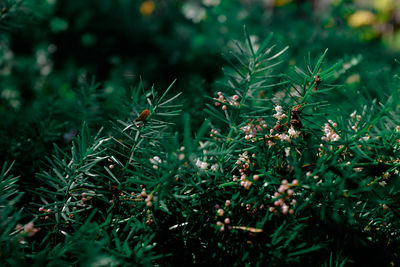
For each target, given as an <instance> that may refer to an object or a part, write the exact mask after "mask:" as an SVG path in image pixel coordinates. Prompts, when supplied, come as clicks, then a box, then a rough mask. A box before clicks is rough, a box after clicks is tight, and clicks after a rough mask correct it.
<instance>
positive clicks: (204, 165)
mask: <svg viewBox="0 0 400 267" xmlns="http://www.w3.org/2000/svg"><path fill="white" fill-rule="evenodd" d="M196 166H197V167H198V168H199V169H202V170H207V169H208V163H207V162H206V161H201V160H200V159H197V161H196Z"/></svg>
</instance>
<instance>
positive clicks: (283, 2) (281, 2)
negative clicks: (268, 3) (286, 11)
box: [275, 0, 292, 6]
mask: <svg viewBox="0 0 400 267" xmlns="http://www.w3.org/2000/svg"><path fill="white" fill-rule="evenodd" d="M290 2H292V0H275V6H284V5H286V4H288V3H290Z"/></svg>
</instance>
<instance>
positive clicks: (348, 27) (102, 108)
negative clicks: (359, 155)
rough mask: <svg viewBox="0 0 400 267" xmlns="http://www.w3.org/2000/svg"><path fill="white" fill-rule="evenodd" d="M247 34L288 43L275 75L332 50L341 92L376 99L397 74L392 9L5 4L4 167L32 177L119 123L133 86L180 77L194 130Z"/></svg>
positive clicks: (94, 1)
mask: <svg viewBox="0 0 400 267" xmlns="http://www.w3.org/2000/svg"><path fill="white" fill-rule="evenodd" d="M243 25H246V26H247V28H248V30H249V32H250V34H251V40H252V42H253V44H254V46H257V45H259V44H260V43H261V42H262V40H263V38H265V37H266V36H267V35H268V34H269V33H271V32H273V33H274V41H275V43H276V44H277V46H286V45H289V46H290V49H289V52H288V53H286V55H285V57H284V59H285V61H284V63H283V64H282V65H281V66H280V67H279V68H280V71H281V72H285V71H286V70H287V69H288V68H290V67H291V66H294V65H297V64H300V65H301V64H303V63H304V60H305V57H307V55H308V54H309V53H310V55H311V56H313V57H317V56H319V55H320V54H321V53H322V52H323V51H324V50H325V49H326V48H329V53H328V57H327V61H328V63H336V62H339V63H341V67H342V72H339V73H338V75H337V76H338V77H337V78H338V83H339V84H340V83H342V84H345V85H346V90H347V91H346V90H345V91H344V92H345V94H348V95H351V92H352V91H359V90H363V91H365V92H368V94H369V95H370V96H371V97H375V98H379V97H383V96H384V94H385V86H388V84H390V80H391V79H392V77H393V74H395V73H398V69H399V67H398V64H396V62H395V60H394V59H395V58H396V57H398V55H399V52H400V1H397V0H354V1H352V0H185V1H182V0H145V1H142V0H85V1H78V0H25V1H23V0H0V116H1V118H2V119H1V120H0V134H1V138H0V151H1V153H0V157H1V158H0V160H1V161H13V160H16V166H17V167H16V169H17V170H18V171H19V172H20V174H21V175H22V176H25V177H27V178H26V179H28V177H33V175H34V173H35V171H37V168H38V166H39V164H40V162H41V161H42V160H44V159H43V155H46V154H48V153H51V152H52V144H53V143H56V144H57V145H58V146H60V147H67V146H68V145H69V144H70V142H71V140H72V138H73V137H74V136H75V135H76V133H77V132H78V129H80V126H81V124H82V122H83V121H87V122H89V126H90V127H91V129H92V130H93V131H97V130H98V129H99V128H100V127H101V126H104V127H105V128H106V129H107V127H109V122H110V121H112V120H115V119H116V118H121V119H123V118H124V116H126V114H124V112H125V111H124V110H123V109H122V108H121V105H120V103H121V102H122V101H125V99H126V97H127V95H128V94H129V91H130V88H132V87H135V86H136V85H137V84H138V83H139V81H140V80H142V82H143V84H144V86H145V88H150V87H151V86H152V85H153V84H154V85H155V88H156V89H157V90H160V91H161V90H165V88H166V87H167V86H168V85H169V84H170V83H171V82H172V81H173V80H174V79H177V83H176V84H175V86H174V90H175V92H181V91H182V92H183V96H182V100H181V101H182V102H183V103H184V112H188V113H190V114H191V116H192V118H195V119H196V120H195V121H194V122H193V123H194V126H193V127H194V129H195V128H196V126H198V125H197V124H200V123H201V119H202V118H203V116H204V114H203V112H202V109H203V107H204V103H205V101H206V100H205V98H204V96H206V95H212V93H213V92H215V90H217V89H218V87H217V85H216V83H215V82H216V81H217V80H219V79H221V77H222V72H221V68H222V67H223V66H224V65H225V64H226V63H225V61H224V60H223V58H222V56H221V53H224V52H226V51H227V50H229V49H230V48H231V43H230V41H231V40H236V39H242V38H243ZM361 81H362V83H361ZM361 84H362V86H361ZM346 92H347V93H346ZM337 97H338V98H340V97H341V95H340V93H338V95H337ZM121 116H122V117H121ZM196 123H197V124H196ZM181 127H182V126H181V125H179V122H178V125H177V130H179V128H181Z"/></svg>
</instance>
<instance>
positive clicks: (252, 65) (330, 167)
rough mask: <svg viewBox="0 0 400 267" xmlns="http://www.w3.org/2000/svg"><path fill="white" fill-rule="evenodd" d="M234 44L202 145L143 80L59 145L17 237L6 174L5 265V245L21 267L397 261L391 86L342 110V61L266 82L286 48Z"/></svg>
mask: <svg viewBox="0 0 400 267" xmlns="http://www.w3.org/2000/svg"><path fill="white" fill-rule="evenodd" d="M244 36H245V38H244V39H245V40H244V42H236V41H235V42H233V46H232V49H233V50H232V52H231V53H229V54H228V55H226V56H225V57H226V60H227V62H228V63H229V64H230V67H229V68H226V69H225V70H224V71H225V77H224V78H223V79H222V80H221V81H220V82H219V83H218V86H219V88H221V90H220V91H219V92H218V93H217V94H216V95H215V96H212V97H209V99H210V100H211V103H210V104H209V105H207V107H206V108H205V109H204V112H205V113H206V114H207V115H208V119H206V120H205V121H204V122H203V124H202V126H201V127H200V129H199V130H198V131H197V132H196V133H193V132H192V130H191V127H190V125H191V119H190V117H189V116H188V115H184V116H182V115H181V114H180V113H181V110H180V108H181V106H180V105H179V104H177V103H179V94H178V95H175V96H172V97H168V96H169V92H170V91H171V87H172V85H173V84H171V86H170V87H169V88H168V89H167V90H166V91H165V92H164V93H163V94H161V95H160V94H159V93H157V91H156V90H155V89H154V87H152V88H151V89H150V90H149V91H145V90H144V87H143V86H142V84H139V86H138V87H137V88H135V89H133V90H131V92H130V95H129V97H128V98H127V100H126V101H125V103H124V104H123V105H121V110H127V111H128V112H127V114H126V116H122V117H121V118H118V119H115V120H113V122H112V125H113V128H112V129H111V130H109V131H107V132H106V133H103V132H102V131H99V132H98V133H97V134H95V135H93V133H91V132H90V130H89V129H90V128H89V127H88V126H87V124H84V125H83V126H82V130H81V131H80V134H79V136H78V137H77V138H75V139H74V141H73V144H72V147H71V151H70V152H69V153H66V152H65V151H64V150H63V149H61V148H59V147H57V146H55V148H54V154H53V155H52V156H51V157H48V158H46V160H47V163H46V164H47V165H46V166H47V167H46V168H45V170H44V171H43V172H40V173H38V174H37V176H36V182H37V183H36V186H37V187H36V188H34V189H32V191H31V192H30V193H31V194H32V195H33V199H32V202H30V203H29V205H27V206H26V207H25V214H26V216H33V219H32V221H33V223H34V227H35V228H34V227H33V225H32V224H30V222H29V223H27V224H26V225H25V226H26V227H24V228H23V230H22V228H21V227H22V226H19V227H16V223H17V221H18V220H19V219H20V218H19V216H17V215H15V214H17V213H13V211H12V207H10V208H8V206H9V203H8V202H7V201H15V200H13V199H14V198H12V196H11V195H10V192H13V191H10V190H14V189H13V188H12V187H10V185H11V184H12V180H11V178H2V181H4V182H2V184H3V183H4V186H3V187H4V188H5V190H3V191H2V192H4V193H2V194H5V195H4V196H3V195H2V196H1V198H0V201H2V202H1V203H2V204H1V205H3V202H4V203H5V204H4V206H5V207H6V206H7V208H3V209H4V212H2V214H5V218H6V219H7V220H11V221H10V222H9V223H7V225H4V226H2V227H3V228H4V229H5V230H4V233H5V234H3V236H2V247H1V249H2V252H1V253H2V254H1V255H6V256H5V257H4V256H2V257H1V259H2V261H3V262H5V263H6V264H9V265H12V264H13V262H11V260H10V256H11V253H12V252H10V251H12V250H11V249H14V246H11V245H4V246H3V244H5V242H3V240H11V241H13V240H14V241H13V242H14V243H16V246H15V248H16V249H17V251H19V253H22V251H23V250H24V252H25V254H13V255H18V257H16V258H17V259H18V260H21V261H24V262H27V263H34V264H37V265H54V266H60V265H90V266H92V265H95V266H132V265H139V264H140V265H155V264H161V265H177V264H180V265H192V264H197V265H202V264H207V263H209V264H211V263H212V264H215V265H225V266H230V265H238V266H243V265H256V266H277V265H279V266H296V265H303V266H346V265H351V264H354V265H357V266H360V265H362V266H367V265H371V266H377V265H385V264H386V265H387V264H389V263H391V262H392V263H394V262H397V261H398V260H399V258H398V255H396V254H395V253H396V251H397V250H398V248H399V245H400V242H399V241H400V240H399V230H398V229H400V228H399V227H400V225H399V212H400V210H399V203H398V200H397V199H398V192H399V186H400V184H399V170H398V164H399V142H400V141H399V140H400V127H399V126H398V125H399V122H398V118H397V114H398V110H397V105H396V104H395V101H393V98H395V97H396V96H397V93H396V92H395V89H394V90H393V92H391V93H392V94H393V98H387V101H386V102H385V103H380V102H378V101H376V100H373V99H371V98H370V97H369V96H368V95H363V94H361V93H359V94H356V95H357V99H354V100H353V102H354V110H348V106H347V105H346V107H341V106H340V103H341V101H340V99H337V98H335V97H334V96H335V94H339V93H340V92H342V91H341V90H343V88H342V87H341V86H338V85H335V84H334V83H335V80H336V79H337V77H338V76H340V75H341V71H342V65H343V64H342V63H340V64H336V65H334V66H331V67H329V66H325V65H324V59H325V56H326V54H327V51H325V52H324V53H323V54H322V56H320V57H319V58H317V59H316V60H315V61H314V60H312V59H311V56H309V57H308V58H307V59H306V60H305V61H306V63H305V66H304V67H303V68H300V67H295V66H293V67H292V69H291V72H290V73H288V74H283V73H276V71H275V70H276V67H277V66H278V65H279V64H281V63H282V62H283V61H282V60H281V58H282V57H281V55H282V54H284V52H285V51H286V50H287V48H284V49H277V48H276V47H275V46H274V45H271V44H270V42H271V39H272V36H268V37H267V38H266V39H265V41H264V42H262V43H261V45H259V46H258V47H255V45H254V44H253V42H252V41H251V38H250V36H249V34H248V33H247V30H246V29H245V31H244ZM395 83H396V81H395ZM391 88H392V87H391ZM393 88H396V87H395V86H393ZM396 90H397V89H396ZM332 99H333V101H332ZM176 118H178V119H181V120H183V124H184V126H185V127H184V129H183V131H182V132H176V133H175V132H173V129H174V128H172V127H171V126H172V125H173V124H174V120H175V119H176ZM175 122H176V121H175ZM89 123H90V120H89ZM4 169H5V168H4ZM7 175H8V171H3V172H2V177H9V176H7ZM2 184H1V185H2ZM6 187H7V188H8V187H10V189H6ZM10 199H11V200H10ZM13 214H14V215H13ZM2 216H3V215H2ZM9 218H10V219H9ZM10 227H11V228H13V227H16V228H15V231H16V233H14V234H13V233H11V232H12V230H14V229H11V228H10ZM3 228H2V229H3ZM25 228H26V229H25ZM37 229H38V230H37ZM32 231H33V232H34V234H31V237H29V238H26V240H21V239H20V240H19V243H18V242H16V241H15V238H17V237H18V235H22V234H25V235H30V233H32ZM36 231H37V233H36ZM20 237H21V236H20ZM22 243H23V244H22ZM10 244H11V243H10ZM3 247H5V249H3ZM3 250H4V251H5V252H6V253H7V254H6V253H5V252H4V251H3ZM7 251H8V252H7ZM3 259H4V260H3ZM15 260H16V259H15Z"/></svg>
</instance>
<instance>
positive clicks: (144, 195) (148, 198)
mask: <svg viewBox="0 0 400 267" xmlns="http://www.w3.org/2000/svg"><path fill="white" fill-rule="evenodd" d="M140 187H141V188H142V192H141V193H140V194H139V195H138V196H137V198H138V199H140V198H142V199H143V198H144V202H145V203H146V206H147V207H149V208H150V207H151V206H152V205H153V201H154V199H155V198H154V196H153V194H147V192H146V188H144V187H143V185H140Z"/></svg>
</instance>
